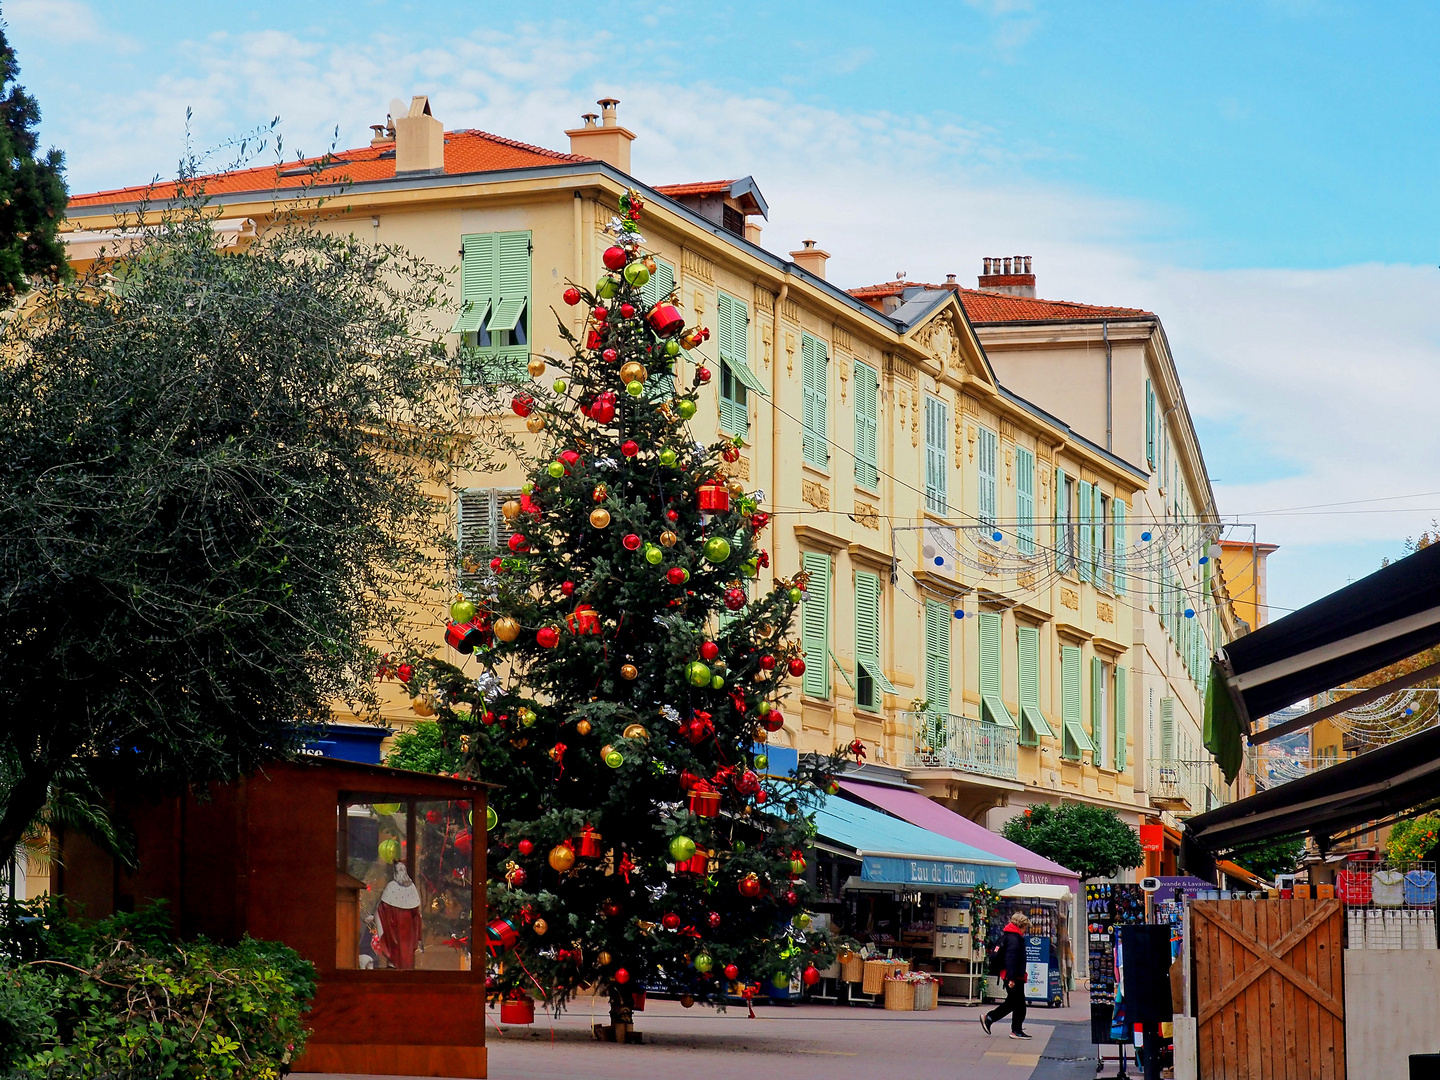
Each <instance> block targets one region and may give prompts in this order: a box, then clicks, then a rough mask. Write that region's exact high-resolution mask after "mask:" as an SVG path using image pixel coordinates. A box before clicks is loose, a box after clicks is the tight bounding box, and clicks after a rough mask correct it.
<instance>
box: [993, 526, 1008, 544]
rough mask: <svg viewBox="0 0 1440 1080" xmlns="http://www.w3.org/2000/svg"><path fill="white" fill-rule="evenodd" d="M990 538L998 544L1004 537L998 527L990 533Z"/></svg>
mask: <svg viewBox="0 0 1440 1080" xmlns="http://www.w3.org/2000/svg"><path fill="white" fill-rule="evenodd" d="M990 539H991V540H994V541H995V542H996V543H997V544H998V543H999V542H1000V541H1001V540H1003V539H1005V537H1004V536H1002V535H1001V534H1000V530H999V529H996V530H995V531H994V532H993V533H991V534H990Z"/></svg>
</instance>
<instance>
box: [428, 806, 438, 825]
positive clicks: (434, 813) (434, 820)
mask: <svg viewBox="0 0 1440 1080" xmlns="http://www.w3.org/2000/svg"><path fill="white" fill-rule="evenodd" d="M425 820H426V821H428V822H429V823H430V824H431V825H439V824H440V811H439V810H426V811H425Z"/></svg>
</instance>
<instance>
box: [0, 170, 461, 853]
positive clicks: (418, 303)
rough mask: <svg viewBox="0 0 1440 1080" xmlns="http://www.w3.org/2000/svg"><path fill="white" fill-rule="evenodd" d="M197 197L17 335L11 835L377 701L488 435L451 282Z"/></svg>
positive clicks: (393, 252)
mask: <svg viewBox="0 0 1440 1080" xmlns="http://www.w3.org/2000/svg"><path fill="white" fill-rule="evenodd" d="M182 190H183V191H184V192H185V194H184V197H183V198H182V200H181V201H180V203H179V205H178V206H177V207H176V208H175V209H173V210H170V211H168V212H166V213H165V214H163V215H159V216H158V219H157V218H154V217H152V220H151V222H150V223H149V224H148V225H147V226H146V228H145V230H144V231H143V232H137V233H136V234H135V235H134V236H133V237H132V238H131V239H130V240H129V242H128V243H126V244H124V245H122V247H121V250H120V252H119V253H118V254H117V255H116V257H114V258H113V259H110V260H108V261H103V262H102V263H101V264H100V265H98V266H97V268H96V270H95V271H94V273H92V274H90V275H87V276H86V278H85V279H84V280H81V281H76V282H73V283H69V284H63V285H60V286H57V287H54V288H49V289H46V290H43V291H41V292H38V293H36V294H35V295H34V296H33V298H32V300H31V302H30V303H29V304H27V307H26V309H25V310H24V311H23V312H22V313H21V314H20V316H18V317H16V318H14V319H11V320H9V321H8V323H7V324H6V325H5V326H4V328H3V330H0V659H3V662H4V666H5V669H6V673H7V675H6V678H5V679H4V680H3V681H0V715H4V716H7V717H10V718H12V719H13V720H15V721H17V722H14V723H9V724H6V725H5V726H4V728H3V730H0V848H5V849H9V848H10V847H13V845H14V844H15V842H16V841H17V840H18V839H19V838H20V837H21V835H22V834H23V832H24V830H25V829H26V827H27V826H28V825H30V823H32V822H33V821H34V820H35V818H36V815H37V813H38V812H39V811H40V809H41V808H42V807H43V806H44V805H45V803H46V800H47V797H48V796H49V794H50V788H51V784H52V781H53V780H54V779H55V777H56V776H57V774H58V772H59V770H61V769H62V768H67V767H72V766H74V767H80V768H83V769H85V770H86V771H87V773H88V774H89V775H90V776H91V777H92V778H98V777H102V776H105V775H110V774H119V776H120V777H122V778H124V779H128V780H132V781H133V780H139V781H144V782H154V783H203V782H206V781H210V780H214V779H225V778H232V777H234V776H237V775H239V774H242V773H245V772H247V771H249V770H251V769H253V768H254V767H256V766H257V765H258V764H260V763H261V762H262V761H264V760H266V759H268V758H270V757H272V756H274V755H277V754H285V753H286V752H288V751H290V750H292V749H293V748H295V747H296V746H297V745H298V744H299V743H300V742H302V741H303V740H304V739H305V737H306V735H307V733H308V732H309V731H312V730H313V725H316V724H319V723H321V722H323V721H324V720H325V719H326V718H327V716H328V715H329V713H330V711H331V708H332V704H333V703H334V702H336V701H337V700H349V701H351V702H352V703H353V704H354V706H355V707H356V708H358V709H364V708H366V707H367V704H370V703H373V702H374V700H375V680H374V676H375V672H376V654H375V652H374V650H373V649H372V647H371V643H372V642H376V641H382V642H387V643H403V642H405V641H408V640H409V639H410V637H411V626H410V625H409V622H408V621H407V608H406V604H407V603H409V604H413V603H416V602H420V601H421V600H423V598H424V597H425V596H427V595H428V590H429V589H431V588H433V587H435V586H436V585H437V584H439V583H441V582H442V579H443V576H444V574H445V572H446V571H447V569H448V566H449V559H448V558H447V557H445V554H444V553H445V551H446V542H447V531H446V528H445V521H444V509H445V503H444V500H443V499H441V500H437V499H436V498H434V495H435V493H436V491H437V490H439V491H442V492H443V490H444V485H445V484H446V482H447V479H448V476H449V474H450V472H451V470H452V469H453V468H455V467H457V466H459V465H461V464H463V463H465V462H466V460H467V458H468V457H469V456H471V455H472V454H473V452H474V449H475V447H477V446H479V445H484V444H485V440H473V439H472V438H471V436H473V435H474V434H475V432H474V430H473V427H472V425H473V421H471V420H470V419H468V417H469V415H470V413H469V410H468V409H467V407H466V402H464V401H463V400H462V398H461V396H460V387H459V385H458V376H457V374H456V372H455V370H454V368H453V365H451V364H450V363H449V362H448V361H447V357H446V354H445V350H444V347H443V344H442V335H441V333H440V332H439V331H438V330H437V329H436V327H434V326H432V325H430V324H429V323H428V322H427V321H426V319H425V317H424V315H423V313H425V312H430V311H437V310H443V308H444V306H445V304H446V296H447V289H446V276H445V275H444V273H442V272H441V271H440V270H439V269H437V268H435V267H433V266H430V265H428V264H426V263H424V262H423V261H421V260H419V259H416V258H414V257H412V256H410V255H409V254H407V253H406V252H404V251H403V250H400V249H396V248H389V247H371V246H369V245H367V244H364V243H362V242H360V241H358V240H356V239H355V238H354V237H352V236H344V235H339V233H338V232H325V231H322V230H321V229H319V228H316V227H310V226H307V225H305V224H303V223H302V222H300V221H299V220H291V221H288V222H281V223H278V224H276V226H275V227H273V228H272V229H271V230H270V231H268V232H267V233H266V234H265V235H264V236H263V237H262V238H261V239H260V240H258V241H256V242H255V243H254V244H253V245H252V246H251V247H250V248H249V250H248V251H246V252H245V253H244V254H231V253H227V252H226V251H224V250H222V249H221V248H220V247H219V246H217V242H216V239H215V235H214V231H213V230H212V228H211V225H210V219H211V217H213V215H212V214H211V213H209V212H208V211H207V210H206V209H205V206H204V201H203V196H201V195H200V194H199V193H197V192H196V191H195V190H194V187H193V185H191V186H190V187H188V188H186V187H184V186H183V185H182ZM22 718H23V719H22Z"/></svg>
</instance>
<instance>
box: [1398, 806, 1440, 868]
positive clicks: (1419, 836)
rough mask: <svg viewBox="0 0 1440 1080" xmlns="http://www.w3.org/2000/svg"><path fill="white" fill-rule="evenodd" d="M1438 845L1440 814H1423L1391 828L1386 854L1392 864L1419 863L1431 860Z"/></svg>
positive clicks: (1399, 822) (1439, 840) (1439, 841)
mask: <svg viewBox="0 0 1440 1080" xmlns="http://www.w3.org/2000/svg"><path fill="white" fill-rule="evenodd" d="M1437 844H1440V814H1421V815H1420V816H1419V817H1413V818H1409V819H1407V820H1405V821H1397V822H1396V823H1395V824H1394V825H1392V826H1390V835H1389V836H1388V837H1386V839H1385V853H1386V854H1387V855H1389V856H1390V859H1391V861H1392V862H1419V861H1420V860H1422V859H1428V858H1431V857H1432V856H1431V852H1432V851H1434V850H1435V846H1436V845H1437Z"/></svg>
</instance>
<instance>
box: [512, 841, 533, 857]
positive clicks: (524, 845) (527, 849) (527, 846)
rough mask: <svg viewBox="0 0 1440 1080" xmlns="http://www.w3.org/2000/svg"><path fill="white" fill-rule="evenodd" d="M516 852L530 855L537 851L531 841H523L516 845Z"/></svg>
mask: <svg viewBox="0 0 1440 1080" xmlns="http://www.w3.org/2000/svg"><path fill="white" fill-rule="evenodd" d="M515 850H516V851H518V852H520V854H521V855H529V854H530V853H531V852H532V851H534V850H535V844H534V842H533V841H531V840H521V841H520V842H519V843H518V844H516V845H515Z"/></svg>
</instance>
